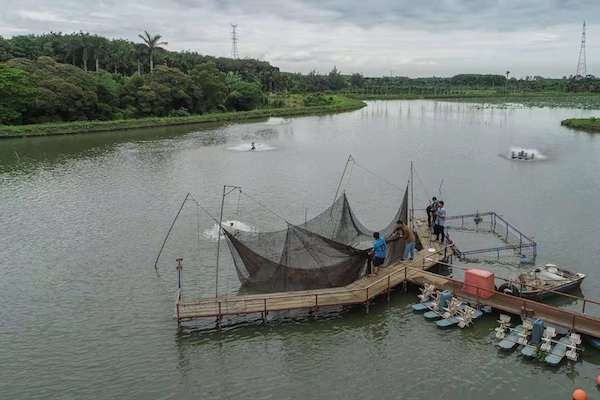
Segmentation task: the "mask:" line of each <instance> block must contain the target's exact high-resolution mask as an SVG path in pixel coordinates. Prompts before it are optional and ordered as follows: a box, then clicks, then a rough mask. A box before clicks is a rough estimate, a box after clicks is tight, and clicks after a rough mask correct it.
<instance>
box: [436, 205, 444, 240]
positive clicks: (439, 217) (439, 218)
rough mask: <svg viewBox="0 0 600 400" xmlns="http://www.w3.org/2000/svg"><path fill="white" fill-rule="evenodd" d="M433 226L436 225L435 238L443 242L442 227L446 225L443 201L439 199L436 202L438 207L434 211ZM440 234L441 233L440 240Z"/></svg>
mask: <svg viewBox="0 0 600 400" xmlns="http://www.w3.org/2000/svg"><path fill="white" fill-rule="evenodd" d="M435 225H436V226H435V227H436V233H435V240H439V241H441V242H442V243H443V242H444V237H445V234H444V227H445V226H446V208H445V207H444V202H443V201H439V202H438V209H437V213H436V217H435ZM440 235H441V240H440Z"/></svg>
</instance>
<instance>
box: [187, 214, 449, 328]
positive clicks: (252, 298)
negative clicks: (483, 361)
mask: <svg viewBox="0 0 600 400" xmlns="http://www.w3.org/2000/svg"><path fill="white" fill-rule="evenodd" d="M416 230H417V232H418V234H419V237H420V239H421V241H422V243H423V246H424V249H423V250H421V251H419V252H417V254H416V257H415V260H413V261H407V262H400V261H398V262H393V263H392V264H391V265H388V266H386V267H384V268H380V269H379V273H378V274H377V275H374V276H366V277H364V278H362V279H359V280H357V281H355V282H353V283H351V284H349V285H347V286H343V287H337V288H330V289H316V290H305V291H293V292H278V293H266V294H250V295H233V296H220V297H213V298H210V299H202V300H196V301H184V300H183V299H182V296H181V292H180V291H179V292H178V294H177V301H176V316H177V320H178V321H185V320H192V319H200V318H217V323H219V322H220V319H221V318H222V317H224V316H228V315H243V314H261V315H262V317H263V318H264V317H266V315H267V314H268V313H270V312H273V311H284V310H296V309H318V308H319V307H330V306H344V305H353V304H365V305H366V307H367V311H368V305H369V301H371V300H372V299H374V298H375V297H378V296H380V295H382V294H387V295H388V296H389V293H390V291H391V290H392V289H393V288H395V287H396V286H398V285H401V284H404V283H406V282H409V281H412V280H415V279H417V278H418V277H419V271H423V270H427V269H429V268H431V267H433V266H434V265H436V264H437V263H438V262H439V261H441V260H442V259H443V258H444V256H445V255H448V254H449V252H451V249H449V248H446V247H444V246H443V245H442V244H441V243H439V242H432V241H431V233H430V232H429V230H428V229H427V225H426V224H424V223H423V222H422V221H419V224H418V225H417V229H416ZM442 283H443V282H441V281H440V284H442Z"/></svg>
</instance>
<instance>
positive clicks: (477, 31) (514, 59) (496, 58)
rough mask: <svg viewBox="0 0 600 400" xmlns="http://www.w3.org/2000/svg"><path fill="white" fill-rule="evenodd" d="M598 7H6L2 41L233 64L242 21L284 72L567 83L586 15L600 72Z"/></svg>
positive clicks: (262, 1)
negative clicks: (80, 34)
mask: <svg viewBox="0 0 600 400" xmlns="http://www.w3.org/2000/svg"><path fill="white" fill-rule="evenodd" d="M598 11H600V2H597V1H596V0H594V1H592V0H579V1H576V0H564V1H560V0H527V1H524V0H520V1H519V0H430V1H420V2H416V1H409V0H393V1H392V0H371V1H350V0H345V1H342V0H304V1H299V0H297V1H294V0H255V1H239V0H238V1H233V0H200V1H199V0H146V1H145V2H143V3H141V2H131V1H117V0H96V1H92V0H4V1H3V13H2V14H0V35H4V36H12V35H16V34H23V33H41V32H48V31H50V30H52V31H63V32H71V31H79V30H83V31H89V32H92V33H98V34H101V35H105V36H109V37H122V38H127V39H131V40H137V34H138V33H139V32H141V31H143V30H148V31H151V32H157V33H160V34H162V35H163V36H164V38H165V40H167V41H168V42H169V46H167V47H168V48H170V49H173V50H195V51H198V52H200V53H205V54H214V55H220V56H227V55H229V53H230V49H231V43H230V26H229V24H230V23H237V24H238V25H239V35H240V42H239V47H240V53H241V55H242V56H244V57H259V58H263V59H266V60H268V61H271V62H273V63H275V64H276V65H278V66H280V67H281V68H282V69H283V70H287V71H298V72H308V71H310V70H312V69H316V70H319V71H322V72H326V71H328V70H329V69H331V68H332V67H333V66H334V65H336V66H337V67H338V69H340V70H342V71H344V72H362V73H364V74H367V75H382V74H389V73H390V71H393V73H395V74H399V75H408V76H428V75H437V76H443V75H452V74H455V73H460V72H486V73H503V72H504V71H505V70H506V69H509V70H511V71H513V73H514V74H516V75H531V74H543V75H550V76H562V75H568V74H571V73H573V72H574V71H573V69H574V68H575V64H576V61H577V59H576V58H577V53H578V42H579V35H580V30H581V26H580V25H581V20H582V19H583V18H586V19H587V20H588V23H589V27H590V30H589V34H588V37H589V40H588V43H589V44H588V55H589V58H590V61H591V62H590V65H589V66H588V70H590V71H592V72H594V68H593V66H594V63H593V61H594V60H595V59H597V57H598V56H600V53H598V52H597V51H596V48H597V46H595V36H594V30H595V24H596V23H599V22H600V21H599V20H600V13H599V12H598Z"/></svg>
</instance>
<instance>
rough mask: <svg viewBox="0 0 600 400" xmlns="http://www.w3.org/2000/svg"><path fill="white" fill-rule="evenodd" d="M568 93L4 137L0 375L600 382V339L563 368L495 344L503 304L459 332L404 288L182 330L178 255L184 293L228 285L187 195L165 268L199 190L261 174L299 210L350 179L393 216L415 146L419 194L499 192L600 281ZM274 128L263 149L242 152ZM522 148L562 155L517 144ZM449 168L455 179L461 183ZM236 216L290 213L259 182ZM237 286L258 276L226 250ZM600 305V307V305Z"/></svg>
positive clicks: (274, 387) (267, 381) (259, 221)
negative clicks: (490, 104)
mask: <svg viewBox="0 0 600 400" xmlns="http://www.w3.org/2000/svg"><path fill="white" fill-rule="evenodd" d="M591 114H592V112H589V111H580V110H567V109H487V108H483V109H482V108H480V107H476V106H474V105H471V104H465V103H449V102H435V101H413V102H406V101H389V102H372V103H369V106H368V107H367V108H365V109H362V110H359V111H355V112H351V113H344V114H339V115H332V116H319V117H305V118H296V119H290V120H272V121H267V122H265V121H262V122H256V123H250V124H243V125H231V126H225V127H223V126H214V127H208V128H203V129H202V130H198V128H193V127H180V128H169V129H159V130H151V131H139V132H137V131H131V132H115V133H108V134H97V135H87V136H65V137H52V138H38V139H23V140H7V141H2V142H0V222H1V225H0V235H1V236H0V237H1V238H2V242H3V243H2V246H0V303H1V304H2V306H1V307H0V321H1V324H0V349H1V351H0V393H2V394H3V396H2V397H4V398H14V399H16V398H32V399H50V398H61V399H65V398H66V399H69V398H73V399H75V398H77V399H78V398H90V399H114V398H130V399H163V398H164V399H168V398H190V399H192V398H193V399H198V398H201V399H238V398H250V399H308V398H344V399H364V398H374V397H377V398H381V399H396V398H405V399H413V398H414V399H419V398H446V399H461V400H462V399H480V398H492V399H505V398H519V399H540V398H548V399H549V398H552V399H567V398H569V396H570V393H571V392H572V390H573V388H574V387H575V386H581V387H584V388H586V389H587V390H588V392H590V393H591V394H593V395H595V396H600V392H598V391H597V389H596V388H595V385H594V382H593V381H594V379H595V376H596V375H597V374H598V373H600V353H599V352H597V351H594V350H591V349H586V352H585V355H584V357H583V361H580V362H578V363H576V364H567V363H565V364H563V366H561V367H560V368H558V369H555V370H553V369H550V368H547V367H546V366H545V365H543V364H541V363H537V362H525V361H523V360H521V359H520V358H519V357H518V356H517V355H516V354H510V355H500V354H498V353H497V351H496V350H495V349H494V346H493V343H494V340H493V337H492V336H493V334H492V331H493V328H494V327H495V321H494V318H493V317H489V318H487V319H486V320H484V321H481V322H478V323H477V324H476V325H475V326H474V327H473V328H472V329H468V330H451V331H440V330H439V329H437V328H436V327H435V326H433V325H432V324H430V323H427V322H425V321H424V320H423V318H422V317H420V316H416V315H413V314H412V313H411V312H410V310H409V308H408V307H409V305H410V303H411V301H414V299H415V297H414V294H413V295H406V296H403V295H402V294H400V293H397V294H395V296H393V299H392V304H391V305H390V306H388V305H387V304H385V303H384V302H383V301H381V302H380V303H379V304H377V305H376V306H375V307H374V308H373V309H372V312H371V313H370V314H369V315H365V314H364V311H363V310H362V309H360V308H357V309H354V310H351V311H347V312H344V313H331V314H329V315H325V316H323V317H322V318H316V319H309V318H303V317H302V316H301V315H293V314H292V315H287V316H286V318H277V319H275V320H273V321H271V322H270V323H269V324H268V325H267V326H261V325H259V324H257V323H245V324H239V325H236V326H234V327H232V328H230V329H228V330H226V331H225V332H222V333H217V332H211V331H208V332H206V331H204V332H199V331H198V330H189V329H184V330H178V329H177V326H176V323H175V321H174V320H173V318H172V316H173V308H174V295H175V290H174V289H175V276H174V259H175V258H176V257H178V256H182V257H184V259H185V261H184V264H185V267H184V296H187V297H188V298H191V297H202V296H211V295H213V294H214V287H215V267H214V265H215V242H214V241H211V240H210V239H209V238H207V237H206V235H205V234H206V233H207V232H205V231H206V230H209V231H210V229H211V228H212V227H213V226H214V224H213V222H212V221H211V219H210V218H209V217H207V216H206V215H205V214H204V213H200V212H198V209H197V208H196V207H193V206H186V208H185V209H184V211H183V214H182V218H181V219H180V220H179V221H178V224H177V226H176V229H175V231H174V235H173V240H171V241H170V242H169V243H168V245H167V247H166V250H165V253H164V255H163V257H162V258H161V259H160V260H159V263H158V266H159V269H158V273H157V272H155V269H154V267H153V264H154V258H155V257H156V254H157V251H158V248H159V246H160V244H161V241H162V238H163V236H164V234H165V231H166V229H167V228H168V225H169V224H170V222H171V220H172V218H173V216H174V214H175V212H176V211H177V208H178V206H179V204H180V202H181V201H182V199H183V198H184V196H185V194H186V193H187V192H191V193H192V194H193V195H194V197H195V198H196V199H197V200H198V201H200V202H201V203H202V204H203V206H204V207H206V208H207V209H208V210H209V211H210V212H211V213H212V214H217V211H218V206H219V201H220V192H221V190H222V185H223V184H235V185H242V186H243V187H244V190H245V191H246V192H247V193H248V194H249V195H250V196H252V197H253V198H256V199H259V200H260V201H261V202H262V203H263V204H264V205H267V206H268V207H269V208H271V209H272V210H273V211H274V212H275V213H278V214H280V215H283V216H285V217H286V218H287V219H288V220H289V221H290V222H301V221H303V219H304V217H305V213H306V214H307V215H308V216H309V217H310V216H311V215H314V214H316V213H317V212H318V211H319V210H320V209H322V208H324V207H326V206H327V205H328V204H329V203H330V202H331V201H332V200H333V196H334V194H335V188H336V185H337V182H338V179H339V177H340V174H341V169H342V168H343V165H344V162H345V160H346V158H347V157H348V154H350V153H351V154H352V155H353V156H354V157H355V158H356V159H357V160H358V162H359V163H360V164H361V165H363V166H364V167H367V168H368V169H369V170H370V171H372V172H375V173H377V174H379V175H381V176H383V178H382V177H376V176H374V175H373V174H371V173H370V172H368V171H366V170H365V169H362V168H359V167H355V168H354V169H353V173H352V176H351V178H350V179H349V180H348V181H347V182H345V184H344V187H345V189H346V190H347V192H348V194H349V196H350V198H351V200H352V202H353V204H354V205H355V208H356V211H357V213H358V214H359V215H360V217H361V219H362V221H363V222H365V223H366V224H367V225H369V226H371V227H373V228H376V227H377V226H381V225H383V224H384V223H385V222H387V220H388V219H389V218H390V217H391V216H392V215H393V213H394V209H395V207H396V206H397V204H398V201H399V199H400V197H401V187H403V186H404V185H405V184H406V182H407V180H408V176H409V171H408V166H409V162H410V160H413V161H414V162H415V166H416V171H417V179H416V187H415V203H416V206H417V207H418V206H420V205H424V204H425V200H426V198H427V197H430V196H431V195H434V194H437V193H438V189H439V188H440V186H441V191H442V195H443V198H444V199H445V200H446V203H447V209H448V212H449V213H451V214H455V213H466V212H472V211H474V210H476V209H479V210H487V209H493V210H496V211H497V212H499V213H501V214H503V215H505V216H507V217H508V218H509V219H510V220H511V221H513V222H515V223H516V224H517V225H518V226H519V227H521V228H522V229H523V231H524V232H526V233H529V234H531V235H533V236H535V238H536V240H537V241H538V242H539V243H540V247H539V252H540V257H539V260H538V261H540V262H555V263H558V264H561V265H564V266H569V267H571V268H573V269H575V270H578V271H581V272H585V273H587V274H588V278H587V279H586V281H585V283H584V286H583V293H584V294H585V295H586V296H591V297H596V298H600V272H599V271H598V269H599V262H598V259H599V257H600V244H599V243H600V241H599V240H598V238H599V236H598V211H597V209H598V204H599V201H600V157H599V154H600V135H597V136H594V135H589V134H585V133H577V132H573V131H570V130H567V129H564V128H562V127H561V126H560V124H559V121H560V120H561V119H563V118H566V117H571V116H588V115H591ZM251 141H255V142H257V143H258V144H259V145H260V146H259V150H265V151H257V152H249V151H241V150H245V147H246V146H247V145H248V144H249V143H250V142H251ZM511 146H523V147H526V148H536V149H538V150H539V151H540V152H542V153H543V154H546V155H547V157H548V158H547V160H544V161H539V162H538V161H536V162H533V163H522V162H521V163H519V162H511V161H509V160H507V159H506V158H505V157H501V156H500V155H504V156H506V154H507V153H508V151H509V148H510V147H511ZM442 180H443V183H442ZM225 206H226V207H225V210H226V212H225V216H226V219H231V220H240V221H243V222H244V223H247V224H249V225H252V226H255V227H257V228H258V229H277V228H281V227H282V226H283V222H282V221H281V219H280V218H278V217H277V216H275V215H274V214H273V213H272V212H270V211H267V210H266V209H265V208H263V207H261V206H260V205H258V204H256V203H255V202H254V201H252V200H251V199H250V198H248V197H245V196H242V197H238V196H237V195H231V196H230V197H228V199H227V202H226V204H225ZM222 257H223V263H222V270H221V274H220V280H219V291H220V293H235V292H236V291H237V290H238V287H239V283H238V280H237V278H236V276H235V274H234V272H233V268H232V266H231V260H230V259H229V256H228V253H227V249H226V248H225V249H223V253H222ZM597 311H598V313H600V310H597Z"/></svg>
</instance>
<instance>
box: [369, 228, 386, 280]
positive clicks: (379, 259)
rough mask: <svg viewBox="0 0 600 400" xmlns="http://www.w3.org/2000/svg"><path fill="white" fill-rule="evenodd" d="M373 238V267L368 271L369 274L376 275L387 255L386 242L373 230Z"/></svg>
mask: <svg viewBox="0 0 600 400" xmlns="http://www.w3.org/2000/svg"><path fill="white" fill-rule="evenodd" d="M373 238H374V239H375V242H373V250H372V251H371V254H370V255H371V256H372V261H371V263H372V265H373V268H372V270H371V271H370V275H376V274H377V272H378V271H379V266H381V265H383V263H384V261H385V257H386V256H387V243H386V242H385V239H383V238H382V237H380V235H379V232H373Z"/></svg>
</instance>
